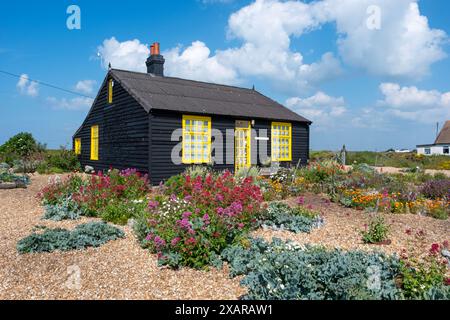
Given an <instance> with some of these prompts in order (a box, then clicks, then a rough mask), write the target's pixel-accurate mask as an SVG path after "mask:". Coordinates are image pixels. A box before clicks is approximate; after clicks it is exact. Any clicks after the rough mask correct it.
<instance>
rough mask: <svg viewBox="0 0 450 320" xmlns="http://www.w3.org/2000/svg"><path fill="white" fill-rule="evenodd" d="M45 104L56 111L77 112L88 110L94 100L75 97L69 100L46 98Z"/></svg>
mask: <svg viewBox="0 0 450 320" xmlns="http://www.w3.org/2000/svg"><path fill="white" fill-rule="evenodd" d="M47 102H48V103H49V104H51V105H52V107H53V108H55V109H58V110H61V109H63V110H71V111H79V110H87V109H89V108H90V107H91V105H92V103H93V102H94V100H93V99H91V98H86V97H76V98H71V99H66V98H61V99H58V98H55V97H48V98H47Z"/></svg>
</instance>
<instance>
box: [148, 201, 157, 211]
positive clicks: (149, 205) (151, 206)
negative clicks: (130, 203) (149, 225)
mask: <svg viewBox="0 0 450 320" xmlns="http://www.w3.org/2000/svg"><path fill="white" fill-rule="evenodd" d="M158 206H159V202H158V201H150V202H149V203H148V208H149V209H150V210H153V209H156V208H157V207H158Z"/></svg>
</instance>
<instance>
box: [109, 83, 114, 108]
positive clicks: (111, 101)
mask: <svg viewBox="0 0 450 320" xmlns="http://www.w3.org/2000/svg"><path fill="white" fill-rule="evenodd" d="M113 88H114V80H113V79H109V81H108V103H109V104H111V103H113Z"/></svg>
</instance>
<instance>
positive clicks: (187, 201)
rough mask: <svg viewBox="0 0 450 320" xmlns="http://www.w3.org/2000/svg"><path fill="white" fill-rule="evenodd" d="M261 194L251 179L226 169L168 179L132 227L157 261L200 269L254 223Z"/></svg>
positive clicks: (253, 225)
mask: <svg viewBox="0 0 450 320" xmlns="http://www.w3.org/2000/svg"><path fill="white" fill-rule="evenodd" d="M261 202H262V195H261V192H260V189H259V187H257V186H256V185H254V184H253V179H252V178H245V179H235V178H234V177H233V175H232V174H231V173H230V172H225V173H223V174H221V175H213V174H210V173H208V174H206V176H205V175H203V176H201V175H199V176H197V177H195V178H193V177H191V176H190V175H188V174H183V175H180V176H177V177H174V178H172V179H171V180H170V181H169V182H168V183H167V185H166V187H165V188H163V191H162V194H160V195H159V196H157V197H156V198H155V200H153V201H151V202H150V203H149V214H148V216H147V217H144V218H143V219H141V221H140V222H139V223H138V225H137V226H136V229H137V234H138V235H140V236H141V237H142V236H143V235H144V234H146V233H147V234H146V237H145V238H144V239H142V243H143V246H144V247H148V248H149V249H150V250H151V251H152V252H155V253H157V254H158V257H159V262H160V264H161V265H168V266H171V267H178V266H189V267H193V268H203V267H206V266H207V265H210V264H213V265H214V264H215V263H216V262H217V261H218V255H219V254H220V252H221V251H222V250H223V249H224V248H225V247H226V246H227V245H229V244H232V243H234V242H235V241H236V240H237V239H239V238H240V237H241V236H243V235H245V234H247V232H248V231H249V230H250V229H252V228H253V227H255V226H256V222H257V218H258V213H259V211H260V205H261Z"/></svg>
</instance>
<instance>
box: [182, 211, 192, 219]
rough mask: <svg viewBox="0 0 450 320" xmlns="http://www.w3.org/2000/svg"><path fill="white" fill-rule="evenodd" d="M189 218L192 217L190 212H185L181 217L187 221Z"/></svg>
mask: <svg viewBox="0 0 450 320" xmlns="http://www.w3.org/2000/svg"><path fill="white" fill-rule="evenodd" d="M190 216H192V212H189V211H186V212H184V213H183V214H182V215H181V217H182V218H183V219H188V218H189V217H190Z"/></svg>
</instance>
